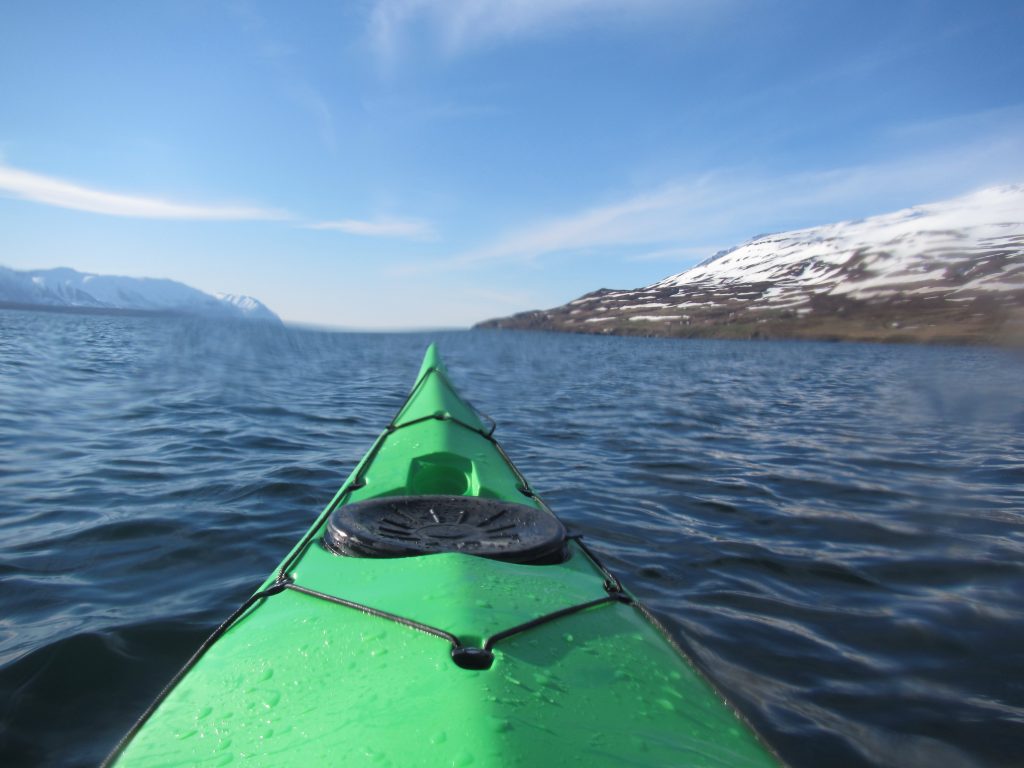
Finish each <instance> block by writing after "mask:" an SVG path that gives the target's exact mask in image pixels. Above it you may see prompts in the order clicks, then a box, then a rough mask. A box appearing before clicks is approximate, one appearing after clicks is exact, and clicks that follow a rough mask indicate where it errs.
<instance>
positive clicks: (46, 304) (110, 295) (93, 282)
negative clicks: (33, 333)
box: [0, 267, 281, 324]
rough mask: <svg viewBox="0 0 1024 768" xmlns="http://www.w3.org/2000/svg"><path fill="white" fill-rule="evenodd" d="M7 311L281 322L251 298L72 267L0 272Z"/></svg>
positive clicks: (3, 269) (0, 269) (1, 297)
mask: <svg viewBox="0 0 1024 768" xmlns="http://www.w3.org/2000/svg"><path fill="white" fill-rule="evenodd" d="M4 305H6V306H17V307H25V308H38V309H65V310H81V311H120V312H155V313H160V314H173V315H197V316H201V317H212V318H228V319H236V320H260V321H264V322H272V323H278V324H280V322H281V318H279V317H278V316H277V315H276V314H274V313H273V312H271V311H270V310H269V309H267V307H266V306H264V305H263V304H262V303H260V302H259V301H257V300H256V299H254V298H252V297H251V296H236V295H234V294H217V295H216V296H211V295H210V294H208V293H203V292H202V291H200V290H197V289H195V288H192V287H190V286H188V285H185V284H184V283H179V282H176V281H174V280H164V279H155V278H150V277H116V276H113V275H93V274H89V273H83V272H77V271H75V270H73V269H68V268H67V267H59V268H57V269H36V270H31V271H26V272H19V271H16V270H13V269H8V268H6V267H0V306H4Z"/></svg>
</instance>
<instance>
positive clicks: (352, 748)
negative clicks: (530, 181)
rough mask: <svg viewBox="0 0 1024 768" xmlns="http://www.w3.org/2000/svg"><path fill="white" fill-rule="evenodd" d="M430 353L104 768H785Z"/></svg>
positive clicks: (429, 351)
mask: <svg viewBox="0 0 1024 768" xmlns="http://www.w3.org/2000/svg"><path fill="white" fill-rule="evenodd" d="M493 431H494V425H493V424H491V423H490V422H488V421H487V420H486V419H485V418H484V417H482V416H481V415H480V414H479V413H478V412H477V411H476V410H474V409H473V408H472V407H471V406H470V405H469V404H468V403H467V402H466V401H464V400H463V399H462V398H461V397H460V396H459V394H458V393H457V392H456V390H455V388H454V387H453V386H452V384H451V382H450V380H449V378H448V373H447V371H446V369H445V366H444V364H443V362H442V361H441V359H440V357H439V356H438V353H437V350H436V348H435V347H434V346H433V345H431V346H430V348H429V349H428V350H427V354H426V357H425V359H424V361H423V365H422V367H421V369H420V373H419V376H418V377H417V379H416V384H415V386H414V387H413V389H412V392H411V393H410V395H409V397H408V398H407V400H406V401H405V404H404V405H403V406H402V408H401V409H400V410H399V412H398V414H397V415H396V416H395V418H394V419H393V420H392V422H391V424H390V425H389V426H388V428H387V429H386V430H385V432H384V433H383V434H382V435H381V436H380V437H379V438H378V439H377V441H376V442H375V443H374V444H373V446H372V447H371V448H370V450H369V452H368V453H367V454H366V456H365V457H363V459H362V461H361V462H360V463H359V464H358V466H357V467H356V468H355V470H354V471H353V473H352V475H351V476H350V477H349V478H348V480H347V481H346V482H345V484H344V485H343V486H342V487H341V489H340V490H339V491H338V493H337V495H336V496H335V497H334V499H333V500H332V501H331V503H330V504H328V506H327V508H326V509H325V510H324V512H323V513H322V514H321V515H320V517H319V518H318V519H317V520H316V522H315V523H314V524H313V526H312V527H311V528H310V529H309V531H308V532H307V533H306V535H305V536H303V538H302V539H301V540H300V541H299V543H298V544H297V545H296V546H295V548H294V549H293V550H292V551H291V552H290V553H289V554H288V556H287V557H286V558H285V560H284V561H283V562H282V563H281V565H280V567H279V568H278V569H277V571H276V572H275V573H274V574H273V575H272V576H271V577H270V578H269V579H268V580H267V581H266V582H265V583H264V584H263V586H262V587H261V588H260V590H258V591H257V592H256V593H255V594H254V595H253V596H252V597H251V598H250V599H249V600H248V601H246V603H245V604H244V605H243V606H242V607H241V608H239V609H238V611H236V612H235V613H234V614H233V615H232V616H231V617H230V618H229V619H228V620H227V621H226V622H225V623H224V624H223V625H222V626H221V627H220V628H219V629H218V630H217V631H216V632H215V633H214V635H213V636H212V637H211V638H210V639H209V640H207V641H206V643H204V644H203V646H202V647H201V648H200V649H199V651H197V652H196V654H195V655H194V656H193V658H192V659H191V660H190V661H189V662H188V663H187V664H186V666H185V668H184V669H183V670H182V671H181V672H179V673H178V675H177V676H176V677H175V678H174V679H173V680H172V681H171V683H170V684H169V685H168V686H167V688H166V689H165V690H164V692H163V693H162V694H161V695H160V697H159V698H158V699H157V701H156V702H154V703H153V705H152V706H151V707H150V708H149V710H148V711H147V712H146V713H145V714H144V715H143V716H142V718H141V719H140V721H139V722H138V723H137V724H136V726H135V727H134V728H133V729H132V730H131V731H130V732H129V734H128V735H127V736H126V737H125V738H124V740H122V742H121V744H119V745H118V748H117V749H116V750H115V751H114V753H113V754H112V755H111V756H110V757H109V758H108V760H107V764H108V765H117V766H156V765H160V766H166V765H224V764H226V763H228V762H231V761H233V760H236V759H238V760H243V759H248V760H251V761H253V762H254V763H255V764H264V765H274V766H301V767H302V768H310V767H311V766H325V765H345V766H359V765H373V766H381V765H394V766H409V765H470V764H472V765H477V766H513V765H530V766H538V765H555V764H580V765H587V766H596V765H615V766H618V765H636V766H667V765H673V766H751V767H754V766H777V765H778V761H777V758H776V757H775V756H774V755H773V754H772V753H771V751H770V750H769V749H768V748H766V747H765V746H764V745H763V744H762V743H761V742H760V741H759V739H758V738H757V736H756V735H755V734H754V732H753V730H752V729H751V728H750V726H749V725H747V724H746V723H745V722H744V721H743V720H742V719H741V718H740V716H739V715H738V714H737V713H736V712H735V711H734V710H733V709H732V708H731V707H730V706H729V705H728V704H727V703H726V702H725V700H724V699H723V698H722V697H721V696H720V695H719V694H718V693H717V692H716V691H715V690H714V688H713V687H712V686H711V685H710V683H708V682H707V680H706V679H705V678H704V677H703V676H701V675H700V674H699V673H698V672H697V671H696V669H695V668H694V666H693V665H692V663H690V661H689V659H688V658H686V657H685V656H684V655H683V654H682V653H681V651H680V650H679V649H678V648H677V647H676V646H675V645H674V644H673V643H672V642H671V640H670V639H668V636H667V634H666V633H665V632H664V630H663V629H662V628H661V627H660V625H658V624H657V622H655V621H654V620H653V618H652V617H651V616H650V614H649V613H648V612H647V611H646V610H645V609H644V608H643V607H642V606H640V605H639V604H638V603H637V602H636V600H635V598H634V597H633V596H632V595H631V594H630V593H629V592H628V591H626V590H625V589H624V588H623V587H622V585H621V584H620V583H619V581H618V579H616V578H615V577H614V576H613V575H612V574H611V573H610V572H609V571H608V570H607V569H606V568H605V567H604V566H603V565H602V564H601V562H600V561H599V560H598V558H597V557H596V556H595V555H594V553H593V552H592V551H591V550H590V548H589V547H587V546H586V545H585V544H584V543H583V541H582V540H581V539H580V537H578V536H570V535H568V534H567V532H566V530H565V528H564V526H563V525H562V523H561V522H560V521H559V520H558V518H557V517H555V515H554V514H553V513H552V512H551V510H550V509H549V508H548V507H547V506H546V505H545V504H544V502H543V501H542V500H541V499H540V498H539V497H538V496H537V495H536V494H535V493H534V492H533V490H532V489H531V488H530V486H529V484H528V483H527V482H526V480H525V478H524V477H523V476H522V474H520V472H519V471H518V470H517V469H516V468H515V467H514V466H513V464H512V463H511V461H509V459H508V457H507V456H506V455H505V452H504V451H503V450H502V448H501V447H500V446H499V445H498V443H497V442H496V441H495V440H494V438H493V437H492V433H493Z"/></svg>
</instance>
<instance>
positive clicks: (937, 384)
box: [0, 311, 1024, 766]
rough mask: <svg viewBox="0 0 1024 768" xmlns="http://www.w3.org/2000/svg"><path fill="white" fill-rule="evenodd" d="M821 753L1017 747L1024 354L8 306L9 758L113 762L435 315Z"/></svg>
mask: <svg viewBox="0 0 1024 768" xmlns="http://www.w3.org/2000/svg"><path fill="white" fill-rule="evenodd" d="M435 339H436V340H437V341H438V342H439V343H440V346H441V349H442V352H443V354H444V355H445V357H446V359H447V361H448V364H449V367H450V369H451V372H452V376H453V379H454V380H455V382H456V384H457V385H458V386H459V387H460V389H461V390H462V391H463V392H464V393H466V394H467V395H468V396H469V397H470V398H471V399H472V400H473V401H474V402H475V403H476V404H477V405H478V406H480V408H481V410H483V411H485V412H487V413H488V414H489V415H490V416H492V417H493V418H495V419H496V420H497V421H498V423H499V430H498V433H497V435H498V437H499V439H500V440H501V441H502V443H503V445H504V446H505V447H506V449H507V450H508V452H509V453H510V454H511V456H512V457H513V459H514V460H515V461H516V463H517V464H518V465H519V466H520V468H521V469H522V470H523V471H524V473H525V474H526V475H527V477H529V478H530V480H531V482H532V484H533V485H534V486H535V487H537V488H538V489H540V490H541V491H542V492H544V494H545V497H546V498H547V500H548V501H549V503H550V504H551V505H552V506H553V507H554V508H555V510H556V511H558V512H559V514H560V515H561V516H562V517H563V519H564V520H565V521H566V522H567V523H568V524H569V525H571V526H572V527H574V528H576V529H577V530H579V531H582V532H583V533H585V534H586V535H587V536H588V539H589V540H590V541H591V543H592V544H593V545H594V546H595V547H597V548H599V549H600V550H601V551H602V552H603V553H604V554H605V556H606V559H607V560H608V562H609V564H610V565H611V566H612V567H613V568H614V569H615V570H617V571H618V572H619V574H620V575H621V576H622V577H623V578H624V580H626V581H627V583H629V585H630V586H631V587H632V588H633V589H634V591H636V592H638V593H639V594H640V595H641V596H642V597H644V598H645V599H646V600H647V602H648V603H649V605H650V606H651V607H652V608H653V609H654V610H655V612H656V613H657V614H658V615H659V616H660V617H662V619H663V620H664V621H665V622H666V624H667V625H668V626H669V627H670V629H671V630H672V631H673V632H674V633H676V634H677V636H678V637H679V638H680V640H681V642H682V643H683V644H684V645H685V646H686V647H688V648H689V649H690V650H691V652H692V653H693V654H694V656H695V657H696V658H697V660H698V662H699V663H700V664H701V666H702V667H703V668H704V669H705V670H707V671H708V672H709V674H710V675H711V676H712V677H713V678H714V680H715V681H716V682H717V684H718V685H719V686H720V687H721V688H722V689H723V690H724V691H726V692H727V693H728V695H729V696H730V697H731V698H732V700H733V701H734V702H735V703H736V704H737V705H738V706H739V707H740V708H741V709H742V710H743V711H744V712H745V713H746V714H747V715H748V716H749V717H750V719H751V720H752V721H753V722H754V723H755V724H756V725H757V726H758V728H759V729H760V730H761V731H762V732H763V733H764V734H765V736H766V737H767V739H768V740H769V741H770V742H771V743H772V744H773V745H774V746H776V747H777V748H778V749H779V751H780V752H781V753H782V755H783V756H784V757H785V758H786V759H787V760H788V761H789V762H791V763H792V764H793V765H794V766H818V765H891V766H935V765H943V766H950V765H968V766H981V765H1006V766H1009V765H1015V764H1019V763H1020V754H1019V746H1020V744H1021V743H1024V688H1022V687H1021V684H1020V682H1019V678H1020V675H1021V671H1022V670H1024V657H1022V652H1021V650H1020V638H1021V637H1022V636H1024V604H1022V602H1024V599H1022V597H1021V595H1022V594H1024V590H1022V589H1021V585H1022V584H1024V526H1022V525H1021V523H1022V517H1024V387H1021V382H1022V381H1024V360H1021V358H1020V357H1019V356H1015V355H1013V354H1012V353H1008V352H1004V351H997V350H985V349H968V348H924V347H883V346H867V345H829V344H804V343H790V344H787V343H765V342H762V343H742V342H700V341H666V340H644V339H612V338H604V337H574V336H559V335H546V334H513V333H504V334H502V333H494V332H487V333H485V332H471V333H442V334H432V335H429V336H428V335H418V334H395V335H371V334H365V335H364V334H332V333H322V332H313V331H299V330H284V329H273V328H261V327H258V326H246V325H213V324H209V323H204V322H199V321H188V320H169V319H166V318H153V319H150V318H128V317H99V316H88V317H86V316H74V315H64V314H60V315H56V314H54V315H51V314H46V313H28V312H11V311H0V456H2V461H0V491H2V493H0V665H2V667H0V712H2V728H0V763H2V764H4V765H21V764H43V765H92V764H95V763H96V762H97V761H98V760H99V759H101V757H102V756H103V755H104V754H105V753H106V752H107V750H108V749H109V748H110V747H111V746H112V744H113V743H114V742H115V741H116V740H117V738H118V737H119V736H120V735H121V733H123V732H124V731H125V730H126V729H127V728H128V726H129V725H130V724H131V722H132V721H133V719H134V717H135V716H136V715H137V714H138V713H139V712H140V711H141V710H142V709H143V708H144V707H145V705H146V704H147V703H148V702H149V701H150V700H151V699H152V698H153V697H154V696H155V695H156V693H157V691H158V690H159V689H160V688H161V687H162V685H163V684H164V683H165V682H166V681H167V679H168V678H169V677H170V676H171V675H172V674H173V672H174V671H175V670H176V669H177V667H178V666H179V665H180V664H181V663H182V662H183V661H184V659H185V658H187V657H188V656H189V655H190V653H191V651H192V650H193V649H194V648H195V647H196V646H197V645H198V644H199V643H200V642H201V641H202V639H203V638H204V637H205V635H206V634H207V633H208V632H209V631H210V630H211V629H212V628H213V626H215V625H216V624H217V623H219V621H220V620H221V619H223V618H224V617H225V616H226V615H227V614H228V613H230V612H231V611H232V610H233V609H234V608H235V607H236V606H237V605H238V604H239V603H240V602H241V601H242V600H244V599H245V597H247V596H248V594H249V593H250V592H251V591H252V590H253V589H255V587H256V586H257V585H258V584H259V582H261V581H262V579H263V578H264V576H265V575H266V574H267V573H268V572H269V571H270V570H271V569H272V568H273V567H274V566H275V565H276V564H277V562H278V561H279V560H280V558H281V557H282V556H283V554H284V553H285V552H286V551H287V550H288V549H289V548H290V546H291V545H292V544H293V543H294V541H295V540H296V539H297V538H298V537H299V536H300V535H301V533H302V532H303V531H304V530H305V529H306V527H307V526H308V524H309V522H310V521H311V520H312V518H313V517H314V516H315V515H316V514H317V513H318V512H319V510H320V509H321V508H322V507H323V505H324V504H325V503H326V502H327V501H328V500H329V499H330V497H331V496H332V495H333V492H334V491H335V489H336V488H337V486H339V485H340V484H341V482H342V480H343V479H344V476H345V475H346V474H347V473H348V471H349V470H351V468H352V467H353V465H354V464H355V462H356V461H357V460H358V459H359V457H360V456H361V455H362V454H363V452H364V451H365V450H366V449H367V448H368V447H369V445H370V443H371V442H372V440H373V439H374V437H375V436H376V434H377V433H378V432H379V431H380V430H381V429H382V428H383V426H384V425H385V424H386V423H387V421H388V419H389V418H390V416H391V415H392V414H393V413H394V411H395V410H396V408H397V407H398V406H399V405H400V404H401V402H402V399H403V397H404V395H405V391H406V390H407V388H408V387H409V386H410V385H411V383H412V380H413V378H414V376H415V373H416V370H417V367H418V364H419V360H420V356H421V355H422V352H423V350H424V348H425V347H426V345H427V343H428V342H429V341H430V340H435Z"/></svg>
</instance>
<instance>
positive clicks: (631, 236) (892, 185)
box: [401, 132, 1024, 272]
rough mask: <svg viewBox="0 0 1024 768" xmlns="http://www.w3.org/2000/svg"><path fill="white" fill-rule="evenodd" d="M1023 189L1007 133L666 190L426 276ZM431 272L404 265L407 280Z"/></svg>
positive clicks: (477, 252)
mask: <svg viewBox="0 0 1024 768" xmlns="http://www.w3.org/2000/svg"><path fill="white" fill-rule="evenodd" d="M1021 181H1024V135H1022V134H1017V133H1015V132H1009V133H1006V134H1003V135H1002V136H996V135H993V136H989V137H986V139H985V141H979V142H976V143H973V144H970V145H959V146H956V147H946V148H944V149H941V150H936V151H932V152H923V153H920V154H918V155H916V156H907V157H902V158H900V159H898V160H894V161H891V162H888V163H879V164H870V165H862V166H853V167H846V168H836V169H830V170H825V171H817V172H805V173H790V174H785V175H766V174H763V173H759V172H754V171H744V170H742V169H738V170H731V171H720V172H716V173H712V174H705V175H703V176H700V177H695V178H691V179H681V180H674V181H671V182H668V183H666V184H664V185H662V186H660V187H658V188H655V189H652V190H647V191H643V192H640V193H636V194H633V195H630V196H625V197H623V198H622V199H620V200H618V201H614V202H611V203H607V204H603V205H598V206H594V207H591V208H587V209H584V210H582V211H578V212H576V213H571V214H568V215H565V216H562V217H558V218H554V219H549V220H546V221H539V222H534V223H532V224H528V225H526V226H524V227H521V228H519V229H515V230H512V231H510V232H508V233H506V234H504V235H500V236H498V237H496V238H494V239H492V240H491V241H489V242H485V243H484V244H482V245H480V246H479V247H476V248H471V249H468V250H466V251H463V252H461V253H457V254H454V255H453V256H451V257H450V258H448V259H445V260H443V261H442V262H434V263H432V264H430V265H429V269H431V270H435V271H436V270H438V269H448V270H465V269H471V268H475V267H480V266H483V265H487V264H491V263H512V262H519V263H529V262H533V261H537V260H539V259H543V258H550V257H555V256H559V255H567V254H577V255H580V254H597V253H607V252H608V251H614V252H615V253H616V255H618V256H619V257H621V258H622V259H625V260H637V261H640V260H646V259H658V258H666V259H667V258H674V257H676V256H678V258H679V260H680V261H690V263H693V262H696V261H699V260H702V259H704V258H707V257H708V256H711V255H712V254H713V253H714V251H715V250H718V246H716V247H710V246H709V247H708V250H707V251H706V252H700V250H699V248H698V245H699V244H705V243H724V244H725V245H726V246H732V245H739V244H740V243H742V242H744V241H745V240H747V239H749V238H750V237H753V236H755V235H758V234H761V233H763V232H765V231H769V232H770V231H780V230H785V229H797V228H802V227H808V226H815V225H819V224H826V223H829V222H833V221H837V220H841V219H845V218H858V217H861V216H867V215H873V214H877V213H884V212H887V211H891V210H895V209H898V208H902V207H906V206H910V205H916V204H922V203H928V202H934V201H937V200H941V199H944V198H947V197H952V196H955V195H958V194H962V193H965V192H968V191H971V190H972V189H976V188H979V187H983V186H989V185H992V184H999V183H1013V182H1018V183H1019V182H1021ZM426 268H428V267H427V266H425V265H422V264H410V265H407V266H405V267H403V268H401V270H402V271H404V272H416V271H417V270H422V269H426Z"/></svg>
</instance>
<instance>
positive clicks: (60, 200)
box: [0, 164, 289, 221]
mask: <svg viewBox="0 0 1024 768" xmlns="http://www.w3.org/2000/svg"><path fill="white" fill-rule="evenodd" d="M0 193H3V194H6V195H8V196H10V197H17V198H20V199H22V200H29V201H32V202H34V203H41V204H42V205H51V206H55V207H57V208H70V209H72V210H76V211H88V212H90V213H98V214H102V215H105V216H124V217H130V218H137V219H189V220H195V221H240V220H272V219H287V218H289V215H288V214H287V213H284V212H283V211H274V210H268V209H266V208H254V207H248V206H235V205H198V204H194V203H180V202H172V201H169V200H161V199H158V198H153V197H143V196H140V195H126V194H120V193H116V192H107V191H105V190H100V189H94V188H92V187H87V186H83V185H81V184H76V183H74V182H70V181H65V180H63V179H58V178H54V177H52V176H44V175H42V174H38V173H32V172H31V171H24V170H21V169H18V168H14V167H12V166H9V165H6V164H0Z"/></svg>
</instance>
